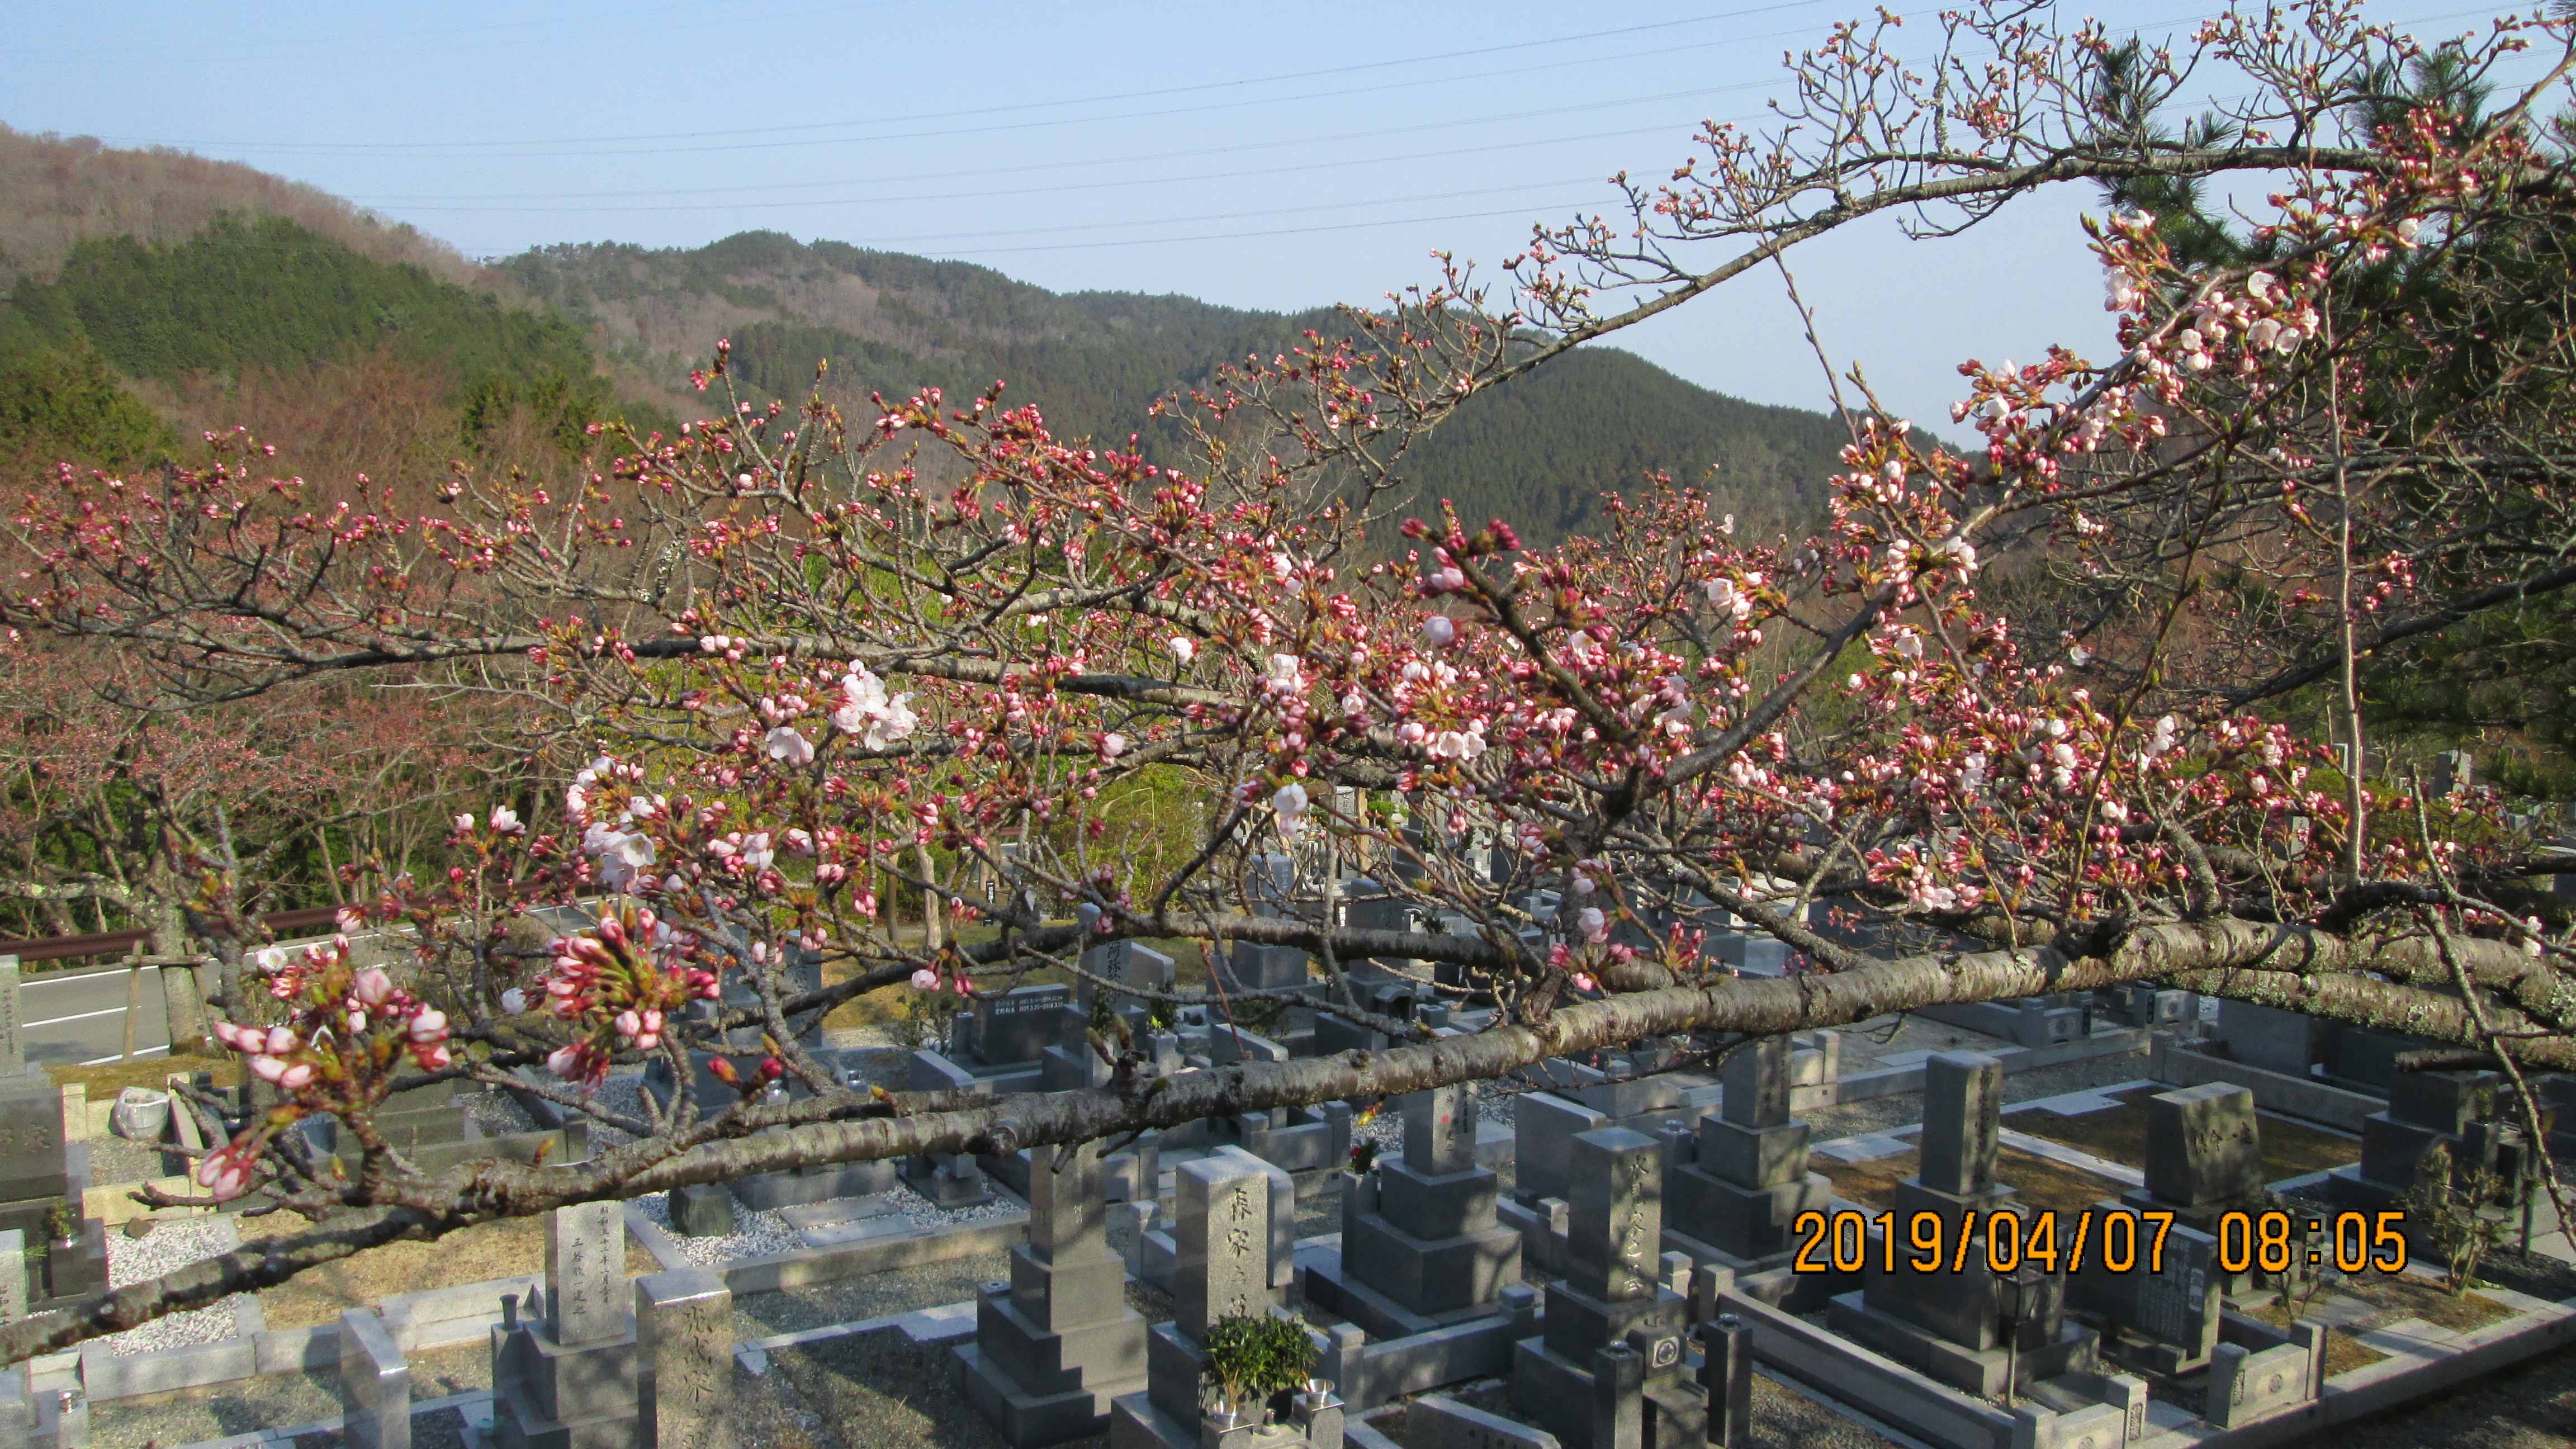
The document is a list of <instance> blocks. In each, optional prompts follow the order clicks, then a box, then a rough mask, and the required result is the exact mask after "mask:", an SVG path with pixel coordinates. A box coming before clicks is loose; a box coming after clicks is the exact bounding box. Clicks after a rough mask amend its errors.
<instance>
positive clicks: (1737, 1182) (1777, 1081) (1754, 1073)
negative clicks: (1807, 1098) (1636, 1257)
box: [1664, 1036, 1833, 1274]
mask: <svg viewBox="0 0 2576 1449" xmlns="http://www.w3.org/2000/svg"><path fill="white" fill-rule="evenodd" d="M1791 1049H1792V1044H1791V1042H1790V1040H1789V1039H1788V1038H1787V1037H1776V1036H1775V1037H1765V1038H1763V1039H1762V1040H1760V1041H1756V1042H1752V1043H1749V1044H1747V1045H1744V1046H1741V1047H1738V1048H1736V1050H1735V1051H1734V1053H1733V1054H1732V1055H1730V1056H1729V1057H1728V1058H1727V1059H1726V1064H1725V1066H1724V1068H1723V1069H1722V1070H1723V1075H1724V1081H1725V1094H1724V1095H1723V1096H1722V1097H1721V1098H1720V1099H1719V1104H1718V1110H1717V1111H1716V1112H1714V1113H1712V1114H1710V1115H1708V1116H1706V1117H1703V1118H1701V1119H1700V1122H1699V1128H1698V1131H1697V1132H1696V1133H1692V1132H1691V1131H1690V1130H1689V1129H1688V1128H1685V1127H1682V1126H1681V1125H1679V1124H1675V1125H1674V1126H1672V1127H1669V1128H1667V1129H1666V1131H1667V1132H1668V1133H1673V1134H1676V1135H1675V1137H1674V1138H1673V1141H1672V1149H1671V1152H1670V1154H1669V1160H1668V1162H1667V1165H1666V1171H1667V1173H1668V1174H1669V1175H1668V1177H1667V1179H1666V1181H1667V1190H1668V1193H1669V1196H1670V1201H1671V1206H1670V1208H1669V1210H1668V1211H1667V1212H1666V1214H1665V1226H1664V1244H1665V1246H1666V1247H1669V1248H1673V1249H1676V1250H1678V1251H1681V1252H1685V1253H1688V1254H1690V1255H1691V1257H1692V1258H1693V1259H1694V1260H1695V1261H1698V1262H1701V1263H1714V1264H1718V1265H1721V1266H1724V1267H1728V1268H1732V1269H1734V1270H1735V1271H1736V1272H1737V1273H1739V1274H1751V1273H1759V1272H1767V1271H1769V1270H1770V1269H1773V1268H1778V1267H1783V1266H1786V1265H1787V1264H1788V1262H1789V1260H1790V1258H1791V1257H1792V1256H1794V1254H1795V1250H1796V1247H1797V1244H1796V1242H1795V1240H1794V1238H1793V1236H1792V1229H1793V1227H1794V1225H1795V1224H1796V1222H1797V1219H1798V1215H1799V1214H1800V1213H1803V1212H1807V1211H1810V1210H1821V1209H1823V1207H1824V1206H1825V1204H1826V1202H1827V1200H1828V1199H1830V1198H1831V1197H1832V1195H1833V1184H1832V1182H1831V1181H1830V1180H1828V1179H1827V1178H1826V1177H1825V1176H1824V1175H1823V1174H1821V1173H1814V1172H1809V1171H1808V1170H1807V1136H1808V1132H1807V1124H1806V1123H1804V1122H1800V1121H1797V1120H1795V1119H1793V1118H1792V1117H1791V1116H1790V1115H1789V1089H1790V1086H1791V1081H1790V1053H1791Z"/></svg>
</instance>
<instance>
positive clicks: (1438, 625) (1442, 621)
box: [1422, 614, 1458, 649]
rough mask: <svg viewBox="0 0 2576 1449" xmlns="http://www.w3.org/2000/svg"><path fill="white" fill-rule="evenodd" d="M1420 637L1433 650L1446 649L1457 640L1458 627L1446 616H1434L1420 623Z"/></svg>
mask: <svg viewBox="0 0 2576 1449" xmlns="http://www.w3.org/2000/svg"><path fill="white" fill-rule="evenodd" d="M1422 637H1423V638H1425V639H1428V640H1430V641H1431V647H1432V648H1434V649H1446V648H1448V647H1449V646H1450V645H1451V644H1454V643H1456V642H1457V640H1458V625H1457V623H1456V622H1455V621H1453V620H1452V619H1450V617H1449V616H1448V615H1446V614H1434V615H1432V616H1431V617H1430V618H1428V619H1425V620H1423V621H1422Z"/></svg>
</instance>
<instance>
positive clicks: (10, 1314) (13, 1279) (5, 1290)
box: [0, 1228, 27, 1323]
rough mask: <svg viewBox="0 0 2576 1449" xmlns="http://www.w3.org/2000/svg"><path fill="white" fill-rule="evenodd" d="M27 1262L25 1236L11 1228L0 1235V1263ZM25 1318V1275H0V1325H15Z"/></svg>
mask: <svg viewBox="0 0 2576 1449" xmlns="http://www.w3.org/2000/svg"><path fill="white" fill-rule="evenodd" d="M26 1260H27V1235H26V1234H25V1233H22V1232H20V1231H18V1230H17V1229H16V1228H11V1229H10V1230H9V1231H7V1232H5V1233H0V1263H6V1262H19V1263H23V1262H25V1261H26ZM26 1316H27V1275H26V1274H25V1273H0V1323H15V1322H17V1321H18V1320H19V1319H21V1318H24V1317H26Z"/></svg>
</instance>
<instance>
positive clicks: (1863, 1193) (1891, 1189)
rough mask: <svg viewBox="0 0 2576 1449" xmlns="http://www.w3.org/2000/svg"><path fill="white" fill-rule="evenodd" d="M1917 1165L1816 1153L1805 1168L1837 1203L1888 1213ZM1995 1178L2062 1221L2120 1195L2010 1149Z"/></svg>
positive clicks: (2115, 1188) (1907, 1158) (1895, 1157)
mask: <svg viewBox="0 0 2576 1449" xmlns="http://www.w3.org/2000/svg"><path fill="white" fill-rule="evenodd" d="M1922 1160H1923V1154H1922V1153H1920V1152H1917V1151H1914V1150H1912V1149H1908V1150H1906V1151H1904V1152H1895V1153H1890V1154H1889V1155H1887V1156H1885V1157H1875V1158H1872V1159H1870V1160H1869V1161H1867V1162H1845V1161H1842V1160H1841V1159H1840V1158H1835V1157H1828V1156H1826V1155H1825V1154H1823V1153H1821V1152H1815V1153H1809V1154H1808V1156H1807V1168H1808V1170H1809V1171H1811V1172H1821V1173H1823V1174H1824V1175H1825V1176H1826V1177H1827V1178H1829V1179H1831V1180H1832V1182H1833V1184H1834V1195H1835V1196H1836V1197H1842V1198H1849V1199H1851V1200H1852V1201H1853V1202H1856V1203H1864V1204H1866V1205H1868V1206H1870V1207H1874V1208H1881V1209H1888V1208H1893V1207H1895V1206H1896V1184H1897V1183H1898V1182H1899V1181H1901V1180H1903V1179H1905V1178H1908V1177H1912V1176H1913V1175H1914V1173H1915V1170H1916V1168H1917V1167H1919V1166H1920V1165H1921V1163H1922ZM1995 1176H1996V1178H1997V1179H1999V1180H2000V1181H2002V1182H2003V1183H2004V1185H2005V1186H2007V1187H2011V1188H2014V1189H2016V1190H2017V1191H2018V1193H2019V1197H2018V1200H2019V1201H2021V1202H2025V1203H2028V1204H2030V1205H2031V1206H2032V1207H2035V1208H2041V1209H2053V1210H2055V1211H2056V1212H2058V1213H2059V1214H2061V1215H2066V1214H2073V1213H2079V1212H2082V1211H2083V1210H2084V1209H2086V1208H2088V1207H2091V1206H2092V1205H2093V1204H2095V1203H2097V1202H2100V1201H2101V1200H2102V1199H2104V1198H2106V1197H2118V1196H2119V1195H2120V1193H2121V1190H2122V1185H2121V1184H2119V1183H2116V1182H2113V1181H2112V1180H2111V1179H2109V1178H2107V1177H2096V1176H2094V1175H2093V1174H2092V1173H2089V1172H2084V1171H2080V1170H2078V1169H2076V1168H2072V1167H2068V1166H2066V1165H2064V1164H2063V1163H2058V1162H2052V1161H2050V1160H2049V1159H2047V1158H2045V1157H2041V1156H2039V1155H2038V1154H2036V1153H2031V1152H2024V1151H2021V1150H2020V1149H2019V1148H2014V1147H2006V1148H2003V1149H2002V1150H2001V1151H2000V1152H1999V1153H1998V1154H1997V1156H1996V1159H1995ZM2062 1226H2063V1224H2062V1222H2061V1227H2062Z"/></svg>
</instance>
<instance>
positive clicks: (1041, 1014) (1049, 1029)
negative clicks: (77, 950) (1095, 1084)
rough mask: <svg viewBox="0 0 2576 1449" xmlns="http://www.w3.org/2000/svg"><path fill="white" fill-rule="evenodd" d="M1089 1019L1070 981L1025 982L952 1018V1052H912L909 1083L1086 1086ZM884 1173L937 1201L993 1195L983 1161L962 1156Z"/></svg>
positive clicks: (998, 1090)
mask: <svg viewBox="0 0 2576 1449" xmlns="http://www.w3.org/2000/svg"><path fill="white" fill-rule="evenodd" d="M1086 1019H1087V1018H1086V1014H1085V1012H1084V1011H1083V1010H1082V1009H1080V1008H1078V1007H1076V1006H1075V1005H1074V998H1073V988H1071V987H1069V986H1022V987H1017V988H1014V989H1013V990H1010V991H1004V992H1000V993H997V994H994V995H990V996H979V997H977V998H975V1004H974V1007H973V1008H972V1009H971V1010H968V1011H963V1012H960V1013H958V1014H957V1016H956V1017H955V1018H954V1019H952V1020H951V1021H950V1023H949V1042H948V1049H947V1050H946V1051H945V1052H937V1051H929V1050H922V1051H916V1052H914V1053H913V1054H912V1060H911V1062H910V1064H909V1066H908V1069H907V1075H906V1078H905V1083H904V1085H905V1086H906V1087H907V1088H908V1089H909V1090H912V1091H916V1092H940V1091H966V1092H982V1093H985V1094H988V1095H991V1096H996V1097H1004V1096H1010V1095H1012V1094H1013V1093H1017V1092H1036V1091H1048V1090H1062V1089H1063V1088H1064V1087H1068V1086H1074V1085H1087V1084H1088V1083H1089V1080H1090V1077H1091V1075H1092V1069H1091V1066H1090V1064H1089V1061H1088V1058H1089V1057H1090V1056H1091V1048H1090V1046H1089V1044H1088V1043H1087V1042H1086V1041H1085V1039H1084V1032H1085V1022H1086ZM1057 1047H1060V1048H1062V1049H1063V1051H1062V1053H1060V1054H1058V1055H1056V1056H1055V1057H1054V1058H1053V1059H1052V1060H1053V1070H1054V1071H1055V1073H1056V1074H1057V1083H1056V1085H1055V1086H1053V1087H1050V1086H1049V1085H1048V1082H1047V1078H1048V1073H1049V1070H1050V1060H1051V1058H1050V1055H1049V1049H1050V1048H1057ZM1067 1074H1070V1076H1071V1078H1072V1080H1068V1079H1067ZM993 1166H994V1167H995V1168H996V1170H999V1171H1002V1172H1003V1173H1005V1175H1006V1176H1009V1175H1016V1174H1015V1173H1014V1172H1013V1171H1012V1169H1011V1168H1010V1167H1008V1166H1004V1165H1003V1164H1000V1163H998V1162H996V1163H994V1164H993ZM885 1171H887V1172H889V1173H896V1174H899V1175H900V1176H901V1177H902V1178H903V1180H904V1181H905V1182H907V1183H910V1184H911V1186H912V1189H913V1191H915V1192H917V1193H919V1194H921V1196H922V1197H924V1198H926V1199H928V1200H929V1202H930V1203H931V1204H932V1205H933V1206H936V1207H942V1208H950V1209H955V1208H966V1207H975V1206H978V1205H980V1204H983V1203H987V1202H990V1201H992V1199H993V1190H992V1187H991V1186H990V1184H988V1183H987V1182H986V1181H985V1169H984V1165H983V1164H981V1163H979V1162H978V1160H977V1159H975V1158H972V1157H968V1156H964V1155H962V1154H955V1153H945V1152H934V1153H928V1154H924V1155H922V1156H918V1157H909V1158H905V1159H904V1160H903V1163H902V1165H901V1167H900V1168H896V1167H895V1166H893V1165H892V1164H888V1165H887V1166H886V1168H885ZM887 1186H892V1183H891V1182H889V1183H887ZM870 1190H877V1189H870Z"/></svg>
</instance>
